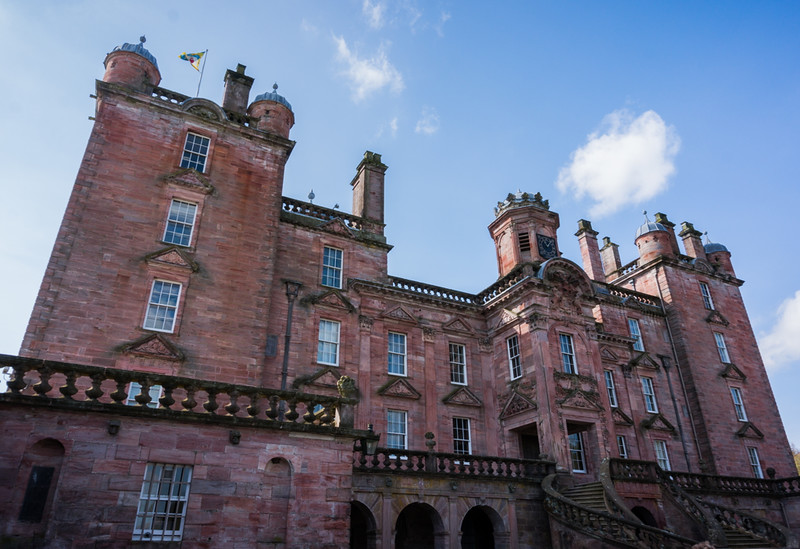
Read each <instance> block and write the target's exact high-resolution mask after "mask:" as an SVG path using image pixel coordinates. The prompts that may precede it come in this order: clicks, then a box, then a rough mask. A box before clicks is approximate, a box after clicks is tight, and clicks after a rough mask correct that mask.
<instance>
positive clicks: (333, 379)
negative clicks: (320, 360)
mask: <svg viewBox="0 0 800 549" xmlns="http://www.w3.org/2000/svg"><path fill="white" fill-rule="evenodd" d="M338 381H339V373H338V371H337V369H336V368H334V367H328V368H322V369H321V370H318V371H317V372H315V373H313V374H311V375H310V376H307V377H298V378H297V379H295V380H294V382H293V383H292V385H293V386H294V387H295V388H298V387H302V386H305V385H313V386H316V387H325V388H333V389H336V388H337V382H338Z"/></svg>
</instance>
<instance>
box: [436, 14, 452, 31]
mask: <svg viewBox="0 0 800 549" xmlns="http://www.w3.org/2000/svg"><path fill="white" fill-rule="evenodd" d="M450 17H452V16H451V15H450V14H449V13H447V12H446V11H443V12H442V13H441V15H440V16H439V22H438V23H437V24H436V27H435V28H436V34H438V35H439V36H444V24H445V23H447V22H448V21H449V20H450Z"/></svg>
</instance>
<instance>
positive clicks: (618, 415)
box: [611, 408, 633, 425]
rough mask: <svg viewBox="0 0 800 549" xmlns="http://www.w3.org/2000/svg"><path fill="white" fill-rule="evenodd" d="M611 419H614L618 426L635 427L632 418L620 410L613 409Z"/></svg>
mask: <svg viewBox="0 0 800 549" xmlns="http://www.w3.org/2000/svg"><path fill="white" fill-rule="evenodd" d="M611 417H612V418H614V423H615V424H617V425H633V420H632V419H631V418H630V416H628V414H626V413H625V412H623V411H622V410H620V409H619V408H612V409H611Z"/></svg>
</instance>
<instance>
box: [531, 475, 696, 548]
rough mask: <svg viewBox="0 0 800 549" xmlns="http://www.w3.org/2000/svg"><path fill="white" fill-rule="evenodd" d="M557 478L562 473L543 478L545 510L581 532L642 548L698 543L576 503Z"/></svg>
mask: <svg viewBox="0 0 800 549" xmlns="http://www.w3.org/2000/svg"><path fill="white" fill-rule="evenodd" d="M557 477H558V473H552V474H550V475H548V476H546V477H545V479H544V480H543V481H542V489H543V490H544V492H545V500H544V506H545V509H546V510H547V512H548V514H550V516H551V517H553V518H554V519H555V520H558V521H560V522H562V523H563V524H565V525H567V526H569V527H570V528H572V529H574V530H576V531H578V532H582V533H584V534H586V535H588V536H591V537H594V538H597V539H605V540H609V541H614V542H616V543H621V544H627V545H630V546H632V547H636V548H639V549H651V548H652V547H659V548H663V549H688V548H691V547H692V546H693V545H695V544H696V543H697V542H696V541H695V540H692V539H689V538H685V537H683V536H679V535H677V534H673V533H672V532H668V531H666V530H661V529H659V528H654V527H652V526H647V525H646V524H642V523H641V522H639V523H636V522H633V521H630V520H627V519H624V518H621V517H617V516H614V515H612V514H611V513H609V512H606V511H597V510H595V509H591V508H589V507H585V506H583V505H581V504H579V503H576V502H574V501H572V500H570V499H569V498H567V497H565V496H563V495H561V494H560V493H559V492H558V490H556V488H555V484H556V481H557Z"/></svg>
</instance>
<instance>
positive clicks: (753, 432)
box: [736, 421, 764, 439]
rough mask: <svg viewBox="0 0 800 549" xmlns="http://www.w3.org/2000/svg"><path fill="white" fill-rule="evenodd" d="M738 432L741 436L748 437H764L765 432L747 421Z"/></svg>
mask: <svg viewBox="0 0 800 549" xmlns="http://www.w3.org/2000/svg"><path fill="white" fill-rule="evenodd" d="M736 434H737V435H738V436H740V437H747V438H758V439H762V438H764V433H762V432H761V431H760V430H759V429H758V427H756V426H755V425H753V424H752V423H750V422H749V421H746V422H745V423H744V425H742V427H741V429H739V430H738V431H736Z"/></svg>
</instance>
